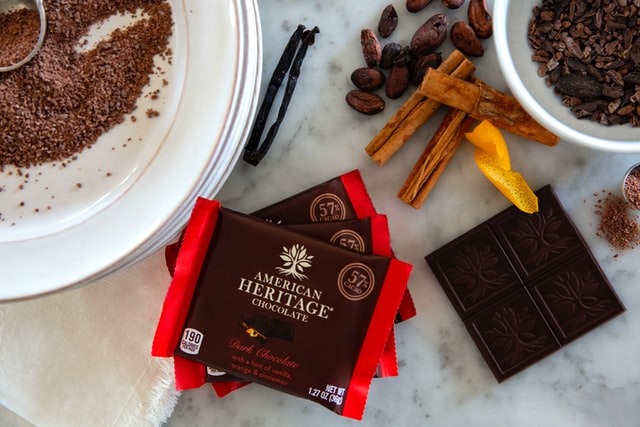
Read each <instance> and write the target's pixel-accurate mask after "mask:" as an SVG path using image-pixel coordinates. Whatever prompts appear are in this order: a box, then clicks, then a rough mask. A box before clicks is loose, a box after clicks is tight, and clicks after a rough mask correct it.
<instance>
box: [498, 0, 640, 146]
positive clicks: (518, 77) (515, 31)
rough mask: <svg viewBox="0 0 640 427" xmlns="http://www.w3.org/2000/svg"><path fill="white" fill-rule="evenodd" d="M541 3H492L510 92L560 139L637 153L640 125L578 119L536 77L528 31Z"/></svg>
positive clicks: (516, 0) (500, 0) (524, 0)
mask: <svg viewBox="0 0 640 427" xmlns="http://www.w3.org/2000/svg"><path fill="white" fill-rule="evenodd" d="M540 4H542V0H494V2H493V39H494V42H495V46H496V52H497V56H498V63H499V65H500V69H501V70H502V73H503V76H504V78H505V81H506V83H507V85H508V86H509V88H510V89H511V92H512V93H513V95H514V96H515V97H516V98H517V99H518V101H520V103H521V104H522V106H523V107H524V108H525V110H527V112H528V113H529V114H531V116H532V117H534V118H535V119H536V120H537V121H538V122H539V123H540V124H541V125H543V126H544V127H546V128H547V129H549V130H550V131H551V132H553V133H555V134H556V135H558V136H559V137H560V138H561V139H562V140H565V141H569V142H572V143H575V144H578V145H582V146H586V147H590V148H593V149H597V150H603V151H611V152H620V153H636V152H640V128H637V127H632V126H631V125H628V124H626V125H612V126H604V125H601V124H599V123H597V122H594V121H591V120H586V119H578V118H577V117H575V116H574V115H573V113H572V112H571V110H570V109H569V108H567V107H565V106H563V105H562V103H561V99H560V97H559V96H558V95H556V94H555V93H554V91H553V89H552V88H550V87H547V86H546V83H545V81H544V78H542V77H539V76H538V74H537V72H538V65H537V64H536V63H534V62H533V60H532V59H531V55H532V53H533V51H532V49H531V47H530V46H529V42H528V40H527V33H528V31H529V21H530V19H531V17H532V16H533V13H532V10H533V8H534V6H536V5H540Z"/></svg>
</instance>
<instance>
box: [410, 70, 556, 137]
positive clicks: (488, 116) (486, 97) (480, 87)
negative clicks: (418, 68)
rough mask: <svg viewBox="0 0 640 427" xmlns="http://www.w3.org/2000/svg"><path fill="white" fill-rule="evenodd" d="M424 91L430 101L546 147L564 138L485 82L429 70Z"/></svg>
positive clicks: (422, 90)
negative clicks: (546, 127)
mask: <svg viewBox="0 0 640 427" xmlns="http://www.w3.org/2000/svg"><path fill="white" fill-rule="evenodd" d="M420 91H421V92H422V93H423V94H424V95H425V96H428V97H429V98H430V99H434V100H436V101H439V102H442V103H443V104H446V105H449V106H450V107H452V108H457V109H459V110H462V111H465V112H466V113H468V114H469V115H470V116H471V117H473V118H474V119H476V120H479V121H482V120H489V121H490V122H491V123H493V124H494V125H495V126H497V127H499V128H502V129H504V130H506V131H508V132H511V133H513V134H515V135H519V136H523V137H525V138H528V139H531V140H533V141H537V142H540V143H542V144H544V145H548V146H554V145H556V144H558V142H559V141H560V138H559V137H558V136H556V135H554V134H553V133H551V132H549V131H548V130H547V129H545V128H544V127H542V126H541V125H540V124H539V123H538V122H536V121H535V120H534V119H533V117H531V116H530V115H529V114H528V113H527V112H526V111H525V110H524V108H522V106H521V105H520V103H519V102H518V100H517V99H516V98H514V97H513V96H511V95H507V94H505V93H503V92H500V91H499V90H497V89H495V88H493V87H491V86H489V85H488V84H486V83H484V82H483V81H481V80H478V79H475V80H474V82H473V83H470V82H467V81H465V80H463V79H460V78H457V77H455V76H450V75H448V74H446V73H442V72H440V71H438V70H433V69H429V70H428V71H427V73H426V74H425V76H424V80H423V84H422V85H421V86H420Z"/></svg>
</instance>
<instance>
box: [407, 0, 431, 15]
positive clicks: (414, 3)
mask: <svg viewBox="0 0 640 427" xmlns="http://www.w3.org/2000/svg"><path fill="white" fill-rule="evenodd" d="M431 1H432V0H407V3H406V6H407V10H408V11H409V12H411V13H416V12H419V11H421V10H422V9H424V8H425V7H427V6H428V5H429V3H431Z"/></svg>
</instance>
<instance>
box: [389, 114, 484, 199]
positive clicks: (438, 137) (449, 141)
mask: <svg viewBox="0 0 640 427" xmlns="http://www.w3.org/2000/svg"><path fill="white" fill-rule="evenodd" d="M472 122H473V119H472V118H471V117H470V116H469V115H468V114H467V113H466V112H464V111H461V110H458V109H455V108H452V109H451V110H450V111H449V112H448V113H447V114H446V115H445V116H444V119H443V120H442V122H441V123H440V126H439V127H438V129H437V130H436V132H435V133H434V135H433V136H432V138H431V140H430V141H429V143H428V144H427V146H426V147H425V149H424V151H423V152H422V154H421V155H420V158H419V159H418V161H417V162H416V164H415V165H414V167H413V169H412V170H411V173H410V174H409V176H408V177H407V180H406V181H405V183H404V185H403V186H402V188H401V189H400V191H399V192H398V198H399V199H400V200H402V201H403V202H405V203H407V204H409V205H411V206H413V207H414V208H416V209H418V208H419V207H420V206H422V203H424V200H425V199H426V198H427V196H428V195H429V193H430V192H431V190H432V189H433V187H434V185H435V183H436V182H437V180H438V178H440V175H442V173H443V172H444V170H445V168H446V166H447V164H448V163H449V161H450V160H451V158H452V157H453V155H454V154H455V152H456V150H457V148H458V146H459V145H460V143H461V142H462V139H463V137H464V134H465V132H466V131H468V130H469V128H470V127H471V123H472Z"/></svg>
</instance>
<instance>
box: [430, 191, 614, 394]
mask: <svg viewBox="0 0 640 427" xmlns="http://www.w3.org/2000/svg"><path fill="white" fill-rule="evenodd" d="M536 194H537V196H538V200H539V212H537V213H535V214H531V215H530V214H526V213H523V212H521V211H520V210H518V209H517V208H515V207H513V206H512V207H510V208H508V209H505V210H504V211H503V212H501V213H499V214H497V215H495V216H494V217H493V218H491V219H489V220H487V221H486V222H485V223H483V224H480V225H478V226H477V227H475V228H473V229H471V230H469V231H468V232H466V233H465V234H463V235H462V236H460V237H458V238H457V239H455V240H453V241H451V242H450V243H448V244H446V245H444V246H443V247H441V248H440V249H438V250H436V251H434V252H433V253H431V254H430V255H427V257H426V260H427V263H428V264H429V266H430V267H431V269H432V271H433V272H434V275H435V276H436V278H437V279H438V281H439V282H440V284H441V286H442V288H443V289H444V291H445V293H446V294H447V296H448V298H449V300H450V301H451V303H452V305H453V306H454V307H455V309H456V311H457V312H458V314H459V315H460V317H461V318H462V320H463V321H464V323H465V325H466V327H467V329H468V331H469V333H470V335H471V336H472V338H473V340H474V342H475V343H476V345H477V346H478V349H479V350H480V352H481V353H482V355H483V357H484V359H485V360H486V362H487V364H488V365H489V367H490V368H491V370H492V372H493V374H494V376H495V377H496V379H497V380H498V381H499V382H501V381H504V380H505V379H507V378H509V377H511V376H512V375H514V374H516V373H517V372H520V371H522V370H523V369H525V368H526V367H528V366H530V365H532V364H534V363H535V362H537V361H539V360H540V359H542V358H544V357H546V356H548V355H549V354H551V353H553V352H555V351H556V350H557V349H559V348H560V347H561V346H563V345H566V344H568V343H569V342H571V341H573V340H575V339H576V338H578V337H580V336H581V335H583V334H585V333H587V332H588V331H590V330H592V329H594V328H596V327H597V326H599V325H601V324H602V323H604V322H605V321H607V320H609V319H611V318H613V317H615V316H617V315H618V314H620V313H622V312H624V310H625V309H624V306H623V305H622V303H621V302H620V300H619V299H618V297H617V295H616V293H615V291H614V289H613V288H612V286H611V284H610V283H609V281H608V279H607V277H606V276H605V274H604V273H603V272H602V269H601V268H600V266H599V265H598V263H597V261H596V260H595V258H594V257H593V254H592V253H591V251H590V250H589V247H588V246H587V244H586V243H585V241H584V239H583V238H582V236H581V235H580V233H579V231H578V230H577V229H576V227H575V226H574V224H573V222H572V221H571V218H570V217H569V215H568V214H567V212H566V211H565V210H564V208H563V207H562V204H561V203H560V201H559V200H558V197H557V196H556V194H555V192H554V191H553V189H552V188H551V186H549V185H547V186H545V187H543V188H542V189H540V190H539V191H538V192H537V193H536Z"/></svg>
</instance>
